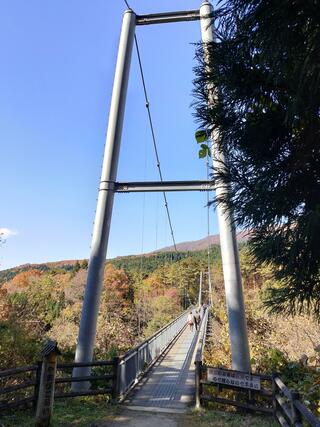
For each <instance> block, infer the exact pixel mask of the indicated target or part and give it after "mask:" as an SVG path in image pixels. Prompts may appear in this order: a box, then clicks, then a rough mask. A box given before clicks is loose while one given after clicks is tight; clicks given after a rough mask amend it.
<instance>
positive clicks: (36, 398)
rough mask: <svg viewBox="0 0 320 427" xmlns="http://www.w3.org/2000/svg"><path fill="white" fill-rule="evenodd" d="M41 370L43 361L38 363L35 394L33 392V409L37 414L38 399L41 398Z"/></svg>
mask: <svg viewBox="0 0 320 427" xmlns="http://www.w3.org/2000/svg"><path fill="white" fill-rule="evenodd" d="M41 369H42V361H38V362H37V370H36V383H35V385H34V392H33V409H34V411H35V412H36V410H37V403H38V397H39V388H40V378H41Z"/></svg>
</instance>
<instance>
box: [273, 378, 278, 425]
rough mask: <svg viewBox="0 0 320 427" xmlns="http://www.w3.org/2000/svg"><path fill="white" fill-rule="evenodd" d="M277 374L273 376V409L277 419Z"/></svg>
mask: <svg viewBox="0 0 320 427" xmlns="http://www.w3.org/2000/svg"><path fill="white" fill-rule="evenodd" d="M277 376H278V375H277V374H273V375H272V409H273V418H274V419H275V420H276V419H277V415H276V413H277V400H276V394H277V384H276V382H275V378H276V377H277Z"/></svg>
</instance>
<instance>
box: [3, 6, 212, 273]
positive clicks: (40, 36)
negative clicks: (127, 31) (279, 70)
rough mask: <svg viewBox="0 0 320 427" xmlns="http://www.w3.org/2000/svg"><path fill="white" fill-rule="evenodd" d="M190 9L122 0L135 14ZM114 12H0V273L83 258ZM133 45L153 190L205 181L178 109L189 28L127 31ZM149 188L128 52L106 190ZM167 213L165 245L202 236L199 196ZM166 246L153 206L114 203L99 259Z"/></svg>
mask: <svg viewBox="0 0 320 427" xmlns="http://www.w3.org/2000/svg"><path fill="white" fill-rule="evenodd" d="M199 5H200V1H199V0H187V1H186V0H184V1H182V0H170V1H169V0H162V1H161V2H151V1H150V0H148V1H147V0H131V6H132V7H133V8H134V9H135V11H136V12H137V13H140V14H143V13H152V12H161V11H168V10H179V9H185V10H186V9H194V8H198V7H199ZM124 10H125V7H124V3H123V1H122V0H113V1H112V2H111V1H107V0H95V1H90V2H88V1H84V0H68V1H65V0H55V1H51V2H43V1H40V0H29V1H28V2H26V1H24V0H10V1H9V0H7V1H6V0H4V1H2V2H1V13H0V52H1V63H2V66H1V68H0V93H1V97H0V144H1V167H0V182H1V209H0V229H1V228H2V229H4V232H5V234H6V235H7V236H8V238H7V240H6V243H5V244H3V245H2V246H0V268H1V269H4V268H8V267H12V266H15V265H19V264H24V263H27V262H45V261H55V260H61V259H83V258H88V256H89V253H90V241H91V232H92V223H93V219H94V212H95V205H96V198H97V188H98V182H99V177H100V172H101V163H102V154H103V148H104V142H105V134H106V125H107V118H108V112H109V104H110V97H111V90H112V82H113V73H114V66H115V61H116V55H117V46H118V40H119V33H120V25H121V19H122V13H123V11H124ZM137 36H138V40H139V44H140V50H141V56H142V62H143V65H144V70H145V77H146V82H147V87H148V92H149V98H150V104H151V111H152V115H153V119H154V125H155V131H156V135H157V140H158V148H159V154H160V159H161V165H162V170H163V175H164V178H165V179H167V180H174V179H202V178H205V176H206V171H205V164H204V162H203V161H200V160H199V159H198V156H197V151H198V147H197V145H196V143H195V141H194V132H195V130H196V124H195V122H194V119H193V117H192V108H191V107H190V104H191V103H192V94H191V91H192V79H193V71H192V67H193V66H194V65H195V60H194V51H195V47H194V46H193V45H192V43H194V42H197V41H199V40H200V24H199V22H188V23H176V24H166V25H156V26H146V27H138V28H137ZM157 178H158V176H157V170H156V166H155V158H154V154H153V149H152V142H151V136H150V130H149V127H148V122H147V116H146V111H145V106H144V100H143V92H142V86H141V79H140V75H139V72H138V66H137V58H136V54H135V52H134V54H133V59H132V65H131V73H130V81H129V88H128V95H127V106H126V114H125V124H124V130H123V135H122V146H121V153H120V162H119V169H118V180H119V181H125V180H129V181H130V180H132V181H133V180H135V181H138V180H156V179H157ZM168 201H169V206H170V211H171V215H172V222H173V226H174V232H175V237H176V241H177V242H180V241H185V240H195V239H199V238H202V237H204V236H205V235H206V210H205V207H204V206H205V203H206V195H205V193H169V194H168ZM211 232H212V233H216V232H217V222H216V219H215V215H212V221H211ZM169 244H171V239H170V234H169V229H168V225H167V220H166V216H165V210H164V207H163V201H162V195H161V194H151V193H148V194H145V195H143V194H127V195H125V194H119V195H116V197H115V204H114V211H113V218H112V226H111V233H110V239H109V248H108V254H107V256H108V257H114V256H118V255H126V254H133V253H141V251H142V250H143V251H144V252H148V251H152V250H155V249H157V248H161V247H163V246H167V245H169Z"/></svg>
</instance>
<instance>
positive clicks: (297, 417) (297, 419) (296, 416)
mask: <svg viewBox="0 0 320 427" xmlns="http://www.w3.org/2000/svg"><path fill="white" fill-rule="evenodd" d="M299 398H300V395H299V393H298V392H297V391H291V402H290V403H291V425H292V426H293V427H295V425H296V423H301V424H302V417H301V414H300V412H299V411H298V410H297V408H296V407H295V404H294V401H295V400H299Z"/></svg>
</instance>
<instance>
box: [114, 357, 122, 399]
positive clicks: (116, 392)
mask: <svg viewBox="0 0 320 427" xmlns="http://www.w3.org/2000/svg"><path fill="white" fill-rule="evenodd" d="M119 363H120V358H119V357H114V358H113V366H112V372H113V378H112V402H113V403H117V399H118V396H119V374H120V371H119Z"/></svg>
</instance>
